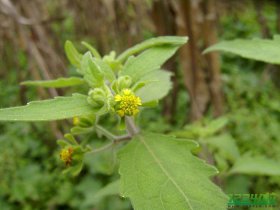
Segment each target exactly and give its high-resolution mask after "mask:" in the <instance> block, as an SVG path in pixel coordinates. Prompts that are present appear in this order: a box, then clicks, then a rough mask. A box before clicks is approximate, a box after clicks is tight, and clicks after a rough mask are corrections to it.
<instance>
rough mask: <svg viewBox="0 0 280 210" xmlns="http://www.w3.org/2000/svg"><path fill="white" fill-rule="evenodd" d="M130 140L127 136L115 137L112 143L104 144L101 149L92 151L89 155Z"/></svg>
mask: <svg viewBox="0 0 280 210" xmlns="http://www.w3.org/2000/svg"><path fill="white" fill-rule="evenodd" d="M130 139H131V137H130V135H128V134H127V135H122V136H116V139H115V140H114V141H112V142H110V143H109V144H106V145H105V146H103V147H100V148H97V149H94V150H92V151H90V152H89V153H94V154H95V153H99V152H103V151H105V150H107V149H110V148H111V147H113V146H114V145H116V144H118V143H120V142H123V141H128V140H130Z"/></svg>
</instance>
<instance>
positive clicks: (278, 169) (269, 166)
mask: <svg viewBox="0 0 280 210" xmlns="http://www.w3.org/2000/svg"><path fill="white" fill-rule="evenodd" d="M230 173H232V174H234V173H240V174H250V175H264V176H280V163H279V162H277V161H275V160H271V159H269V158H267V157H264V156H256V157H252V156H250V155H249V154H246V155H243V156H242V157H240V158H239V159H238V160H237V161H236V163H235V164H234V165H233V167H232V169H231V171H230Z"/></svg>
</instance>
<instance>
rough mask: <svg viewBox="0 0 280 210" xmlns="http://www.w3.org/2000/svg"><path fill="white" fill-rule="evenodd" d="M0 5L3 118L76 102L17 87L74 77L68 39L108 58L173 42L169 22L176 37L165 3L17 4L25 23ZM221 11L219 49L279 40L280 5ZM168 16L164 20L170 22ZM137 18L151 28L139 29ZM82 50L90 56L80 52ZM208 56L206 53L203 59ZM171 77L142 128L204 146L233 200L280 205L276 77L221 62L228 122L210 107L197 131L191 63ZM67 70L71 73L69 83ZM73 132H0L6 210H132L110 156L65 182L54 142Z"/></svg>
mask: <svg viewBox="0 0 280 210" xmlns="http://www.w3.org/2000/svg"><path fill="white" fill-rule="evenodd" d="M0 2H1V4H0V5H1V8H4V9H5V11H6V13H5V12H4V13H1V15H0V18H1V28H3V29H5V30H1V31H0V36H1V43H0V48H1V52H0V54H1V56H2V57H1V58H2V59H1V62H0V76H1V80H0V90H1V91H0V102H1V103H0V105H1V108H2V107H8V106H16V105H20V104H25V103H26V101H31V100H35V99H38V97H37V93H39V95H40V97H41V98H47V97H49V96H57V95H62V94H66V95H67V93H68V92H69V93H70V91H69V89H63V90H59V91H58V90H56V89H49V90H48V91H45V90H43V89H40V88H39V89H37V88H28V89H26V88H25V87H24V86H21V87H20V88H19V87H18V82H21V81H23V80H28V79H48V78H56V77H59V76H61V75H65V74H69V75H70V76H75V73H74V71H72V70H71V67H70V66H68V64H67V62H66V59H65V55H64V53H63V44H64V42H65V40H67V39H71V40H75V41H76V42H77V43H78V42H80V41H81V40H86V41H88V42H90V43H93V44H94V43H95V44H96V46H97V47H98V49H99V50H100V51H101V52H103V53H104V52H106V53H107V52H108V51H109V50H110V49H116V50H117V51H118V52H120V51H121V50H123V49H125V48H126V47H127V46H131V45H132V44H134V43H136V42H137V41H139V40H142V39H145V38H149V37H151V36H155V35H158V34H162V33H167V34H170V33H171V34H172V33H174V28H172V26H173V25H175V23H174V22H172V19H170V20H169V21H170V22H168V24H167V25H168V26H170V27H169V28H157V27H156V26H159V25H160V20H161V18H157V17H158V16H159V14H158V12H157V8H161V9H170V7H168V6H166V3H165V2H168V3H167V5H169V3H170V2H172V1H127V2H125V3H116V2H115V1H106V2H107V3H106V4H105V3H102V2H101V1H82V2H80V1H73V2H71V3H69V2H67V1H51V0H50V1H45V2H43V1H33V2H32V3H30V4H28V3H26V1H17V2H16V1H14V2H13V3H14V6H15V8H16V9H17V11H19V13H20V14H22V17H21V18H19V17H13V16H11V15H9V14H10V13H9V11H10V10H9V8H8V9H7V6H6V7H5V5H4V4H3V2H4V1H0ZM120 2H121V1H120ZM191 2H192V1H191ZM209 2H210V3H211V4H212V3H213V2H212V1H209ZM217 2H218V4H216V5H218V6H217V7H218V9H217V10H219V14H218V16H219V19H218V22H217V23H216V25H215V28H216V29H217V33H218V36H217V37H218V40H229V39H236V38H255V37H271V36H272V34H276V33H277V32H279V17H277V13H276V11H277V9H278V10H279V7H277V5H276V4H274V2H273V1H271V2H267V3H265V4H261V5H259V4H257V3H255V2H256V1H254V2H253V1H244V3H232V4H231V3H228V4H227V3H226V4H225V3H219V1H217ZM242 2H243V1H242ZM3 5H4V6H3ZM25 5H29V8H27V7H26V6H25ZM89 5H90V6H89ZM172 5H173V7H172V8H173V9H174V8H176V5H174V4H172ZM10 9H11V8H10ZM106 11H110V12H109V13H108V14H109V15H104V14H107V13H106ZM161 11H162V10H161ZM168 11H169V10H167V11H165V12H166V16H168V17H169V15H167V14H170V11H169V12H168ZM177 12H178V11H177ZM7 13H8V15H7ZM171 13H172V12H171ZM173 13H174V11H173ZM25 16H26V17H28V18H30V19H31V21H33V20H34V19H38V20H40V21H41V22H40V24H39V26H38V25H36V24H35V25H32V24H31V25H28V24H24V23H22V21H23V22H24V19H22V18H23V17H25ZM139 16H141V17H145V18H140V19H139V18H138V17H139ZM194 16H195V17H199V14H194ZM96 17H98V18H96ZM258 17H262V18H261V19H259V18H258ZM93 19H95V21H92V20H93ZM2 20H3V21H2ZM263 20H265V22H263ZM93 22H94V23H93ZM101 26H102V27H101ZM177 30H178V29H177ZM127 31H128V32H127ZM197 43H201V42H199V41H198V42H197ZM76 45H77V46H79V48H80V50H85V48H83V47H82V45H80V44H76ZM198 45H199V44H198ZM206 47H207V46H204V45H203V47H201V46H200V48H201V52H202V51H203V50H204V49H205V48H206ZM278 60H279V59H278ZM197 62H198V61H197ZM172 63H175V64H176V65H174V64H172ZM178 63H179V64H178ZM198 63H199V62H198ZM170 67H171V68H172V69H173V70H174V71H173V74H175V77H174V79H173V87H174V90H173V92H171V94H170V96H169V97H168V98H167V99H166V100H165V101H163V102H162V103H161V105H160V107H159V108H156V109H149V110H146V112H143V113H142V114H141V117H140V119H139V122H140V123H141V125H142V127H143V128H145V129H147V130H149V131H156V132H162V133H173V134H175V135H177V136H180V137H188V138H191V139H194V140H196V141H198V142H199V143H200V144H201V145H202V146H201V148H200V149H199V150H197V151H195V153H197V154H200V156H201V158H204V159H206V160H207V161H208V162H209V163H211V164H213V165H215V166H216V167H217V168H218V169H219V170H220V174H219V176H217V177H215V178H214V181H215V183H217V184H218V185H219V186H220V187H221V188H222V189H223V190H224V191H225V192H227V193H264V192H275V193H276V194H278V195H279V193H280V178H279V177H280V168H279V167H280V164H279V163H280V155H279V154H280V149H279V148H280V136H279V130H280V123H279V122H280V111H279V110H280V108H279V107H280V94H279V81H280V79H279V78H280V77H279V69H278V68H279V67H278V66H272V65H267V64H264V63H261V62H258V61H253V60H247V59H244V58H241V57H238V56H235V55H232V54H222V55H221V66H220V69H221V73H220V78H221V80H222V83H223V84H222V87H221V89H222V93H223V96H224V103H223V109H224V111H223V112H224V115H223V116H222V117H220V118H218V119H214V116H215V111H214V106H213V103H212V105H211V106H210V105H209V103H210V102H209V101H208V102H207V103H206V104H208V105H207V107H209V108H208V109H205V110H204V111H203V116H201V117H200V118H199V119H196V120H194V122H192V121H193V118H194V117H193V116H194V115H192V114H189V113H191V112H192V111H193V110H192V108H191V107H194V106H193V104H192V96H191V94H187V90H186V89H188V90H189V92H190V88H189V87H188V86H185V82H186V81H185V79H184V71H185V68H184V59H182V57H176V58H174V59H173V61H171V62H170V63H168V64H167V65H166V68H167V69H170ZM174 67H175V68H174ZM68 69H70V73H66V72H67V71H68ZM66 70H67V71H66ZM197 82H198V81H197ZM72 89H73V90H74V88H72ZM175 99H176V100H175ZM174 101H176V103H175V102H174ZM182 113H184V114H182ZM186 116H187V117H186ZM71 124H72V122H70V121H63V122H55V123H5V124H3V123H1V124H0V143H1V147H0V154H1V155H0V206H1V209H4V210H6V209H7V210H8V209H11V210H13V209H24V210H25V209H26V210H28V209H81V210H87V209H100V210H102V209H104V210H105V209H106V210H110V209H114V210H115V209H120V210H125V209H131V205H130V203H129V202H128V201H127V200H125V199H123V198H121V197H119V196H116V194H118V192H119V189H118V188H119V184H118V182H113V184H110V185H109V186H107V184H108V183H109V182H111V181H115V180H118V175H117V171H116V169H117V164H118V163H116V161H115V160H116V159H115V156H114V153H113V155H112V153H111V151H108V153H105V154H100V155H96V156H90V155H89V156H87V157H86V160H85V165H86V167H85V169H84V170H83V172H82V174H81V175H80V176H79V177H75V178H73V177H70V176H69V177H68V176H67V175H63V174H62V170H63V169H64V166H63V165H62V164H61V162H59V161H58V151H57V150H58V148H57V146H56V143H55V139H57V138H60V137H61V133H63V132H64V131H67V130H68V128H69V127H70V126H69V125H71ZM107 124H108V127H110V126H111V125H112V124H113V122H110V121H109V119H108V121H107ZM84 138H85V139H88V142H89V143H90V144H92V146H93V147H97V146H99V145H102V144H104V141H102V140H100V141H97V140H95V139H97V137H96V136H94V135H92V134H91V135H90V134H89V135H85V136H84ZM93 140H94V141H93ZM202 151H203V152H202ZM201 154H202V155H201ZM111 175H113V176H111ZM104 186H107V187H106V188H103V187H104Z"/></svg>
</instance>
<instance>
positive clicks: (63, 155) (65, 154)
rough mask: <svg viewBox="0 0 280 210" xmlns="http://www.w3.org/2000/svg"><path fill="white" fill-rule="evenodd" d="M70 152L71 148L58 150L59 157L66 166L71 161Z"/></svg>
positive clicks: (71, 151)
mask: <svg viewBox="0 0 280 210" xmlns="http://www.w3.org/2000/svg"><path fill="white" fill-rule="evenodd" d="M72 153H73V148H72V147H70V148H64V149H62V150H61V151H60V154H59V156H60V159H61V160H62V161H63V162H64V163H65V165H66V166H69V165H70V164H71V162H72Z"/></svg>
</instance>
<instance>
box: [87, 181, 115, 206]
mask: <svg viewBox="0 0 280 210" xmlns="http://www.w3.org/2000/svg"><path fill="white" fill-rule="evenodd" d="M119 194H120V180H116V181H114V182H111V183H109V184H108V185H106V186H105V187H103V188H102V189H100V190H99V191H97V192H96V193H95V194H94V195H93V197H92V203H94V204H96V203H98V202H100V201H101V200H102V199H103V198H105V197H107V196H111V195H119Z"/></svg>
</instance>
